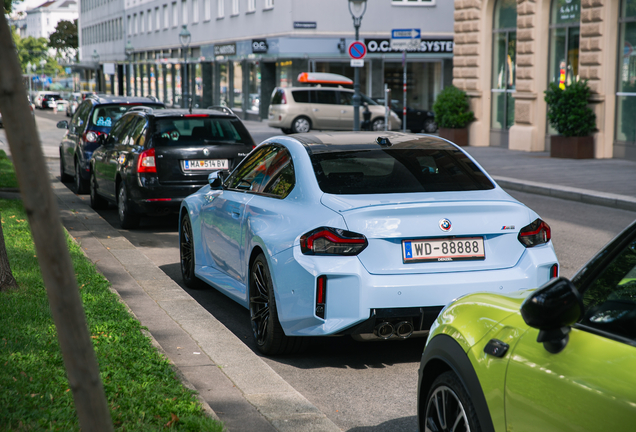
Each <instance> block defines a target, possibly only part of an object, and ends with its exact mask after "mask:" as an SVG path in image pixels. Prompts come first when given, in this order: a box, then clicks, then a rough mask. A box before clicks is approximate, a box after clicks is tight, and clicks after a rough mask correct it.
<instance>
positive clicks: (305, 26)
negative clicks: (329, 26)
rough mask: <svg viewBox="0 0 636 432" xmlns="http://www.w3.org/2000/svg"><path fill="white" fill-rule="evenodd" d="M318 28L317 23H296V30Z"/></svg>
mask: <svg viewBox="0 0 636 432" xmlns="http://www.w3.org/2000/svg"><path fill="white" fill-rule="evenodd" d="M317 27H318V24H316V21H294V28H295V29H315V28H317Z"/></svg>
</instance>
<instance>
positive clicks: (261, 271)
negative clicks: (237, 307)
mask: <svg viewBox="0 0 636 432" xmlns="http://www.w3.org/2000/svg"><path fill="white" fill-rule="evenodd" d="M249 290H250V291H249V295H250V319H251V321H252V334H253V335H254V341H255V342H256V346H257V348H258V350H259V351H260V352H262V353H263V354H265V355H277V354H294V353H297V352H299V351H301V350H302V349H304V348H305V347H306V345H307V341H308V338H306V337H289V336H285V332H284V331H283V328H282V327H281V325H280V322H279V321H278V312H277V311H276V299H275V296H274V289H273V284H272V278H271V276H270V274H269V268H268V266H267V261H266V260H265V256H264V255H263V254H259V255H258V256H257V257H256V259H255V260H254V262H253V263H252V266H251V268H250V284H249Z"/></svg>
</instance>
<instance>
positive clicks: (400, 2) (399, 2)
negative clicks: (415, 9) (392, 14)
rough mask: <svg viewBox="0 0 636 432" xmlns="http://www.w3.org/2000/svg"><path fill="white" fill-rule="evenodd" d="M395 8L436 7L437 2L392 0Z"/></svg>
mask: <svg viewBox="0 0 636 432" xmlns="http://www.w3.org/2000/svg"><path fill="white" fill-rule="evenodd" d="M391 4H392V5H393V6H435V0H391Z"/></svg>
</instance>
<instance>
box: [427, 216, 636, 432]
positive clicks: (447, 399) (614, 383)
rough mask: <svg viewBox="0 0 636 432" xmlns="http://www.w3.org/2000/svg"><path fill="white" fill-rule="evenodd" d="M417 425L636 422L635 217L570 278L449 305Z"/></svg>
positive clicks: (540, 429) (471, 427) (580, 426)
mask: <svg viewBox="0 0 636 432" xmlns="http://www.w3.org/2000/svg"><path fill="white" fill-rule="evenodd" d="M418 424H419V430H420V431H422V432H423V431H426V432H428V431H473V432H474V431H498V432H499V431H500V432H504V431H511V432H513V431H514V432H522V431H536V432H549V431H628V430H629V431H633V430H636V222H634V223H632V224H631V225H630V226H629V227H628V228H626V229H625V230H624V231H623V232H622V233H621V234H619V235H618V236H617V237H616V238H615V239H614V240H612V241H611V242H610V243H608V245H607V246H605V248H603V249H602V250H601V251H600V252H599V253H598V254H597V255H596V256H595V257H594V258H593V259H592V260H590V261H589V262H588V263H587V264H586V265H585V266H584V267H583V268H582V269H581V270H579V272H578V273H577V274H576V275H575V276H574V277H573V278H572V280H571V281H569V280H567V279H566V278H563V277H559V278H554V279H552V280H551V281H549V282H547V283H546V284H545V285H543V286H542V287H540V288H538V289H536V290H526V291H520V292H517V293H512V294H507V295H497V294H487V293H483V294H469V295H466V296H464V297H461V298H460V299H458V300H456V301H454V302H453V303H451V304H450V305H448V306H446V307H445V308H444V309H443V310H442V311H441V312H440V314H439V316H438V318H437V320H436V322H435V323H434V324H433V326H432V327H431V331H430V334H429V339H428V341H427V343H426V348H425V349H424V353H423V355H422V362H421V365H420V370H419V382H418Z"/></svg>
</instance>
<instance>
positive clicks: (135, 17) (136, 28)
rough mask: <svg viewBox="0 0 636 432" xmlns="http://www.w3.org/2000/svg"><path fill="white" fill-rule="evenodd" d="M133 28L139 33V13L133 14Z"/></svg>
mask: <svg viewBox="0 0 636 432" xmlns="http://www.w3.org/2000/svg"><path fill="white" fill-rule="evenodd" d="M133 28H134V32H135V34H137V33H139V23H138V22H137V14H134V15H133Z"/></svg>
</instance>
